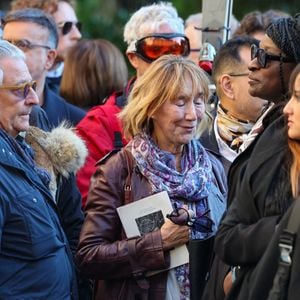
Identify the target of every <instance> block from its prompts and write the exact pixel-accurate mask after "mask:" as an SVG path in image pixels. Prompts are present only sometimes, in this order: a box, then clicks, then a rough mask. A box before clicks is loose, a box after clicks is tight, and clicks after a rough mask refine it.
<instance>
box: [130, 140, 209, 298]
mask: <svg viewBox="0 0 300 300" xmlns="http://www.w3.org/2000/svg"><path fill="white" fill-rule="evenodd" d="M130 144H131V147H132V154H133V156H134V158H135V159H136V161H137V165H138V168H139V170H140V172H141V173H142V174H143V176H145V177H146V178H147V179H148V180H149V182H150V185H151V187H152V191H153V193H156V192H160V191H167V192H168V194H169V197H170V199H171V203H172V205H173V207H174V204H175V203H176V205H177V206H178V207H182V206H183V205H187V206H188V208H189V209H192V210H193V211H194V212H195V214H196V222H197V221H199V223H201V222H203V223H204V224H203V225H204V226H203V227H201V226H200V228H202V230H201V231H198V230H199V228H192V229H191V233H190V235H191V239H204V238H207V237H208V236H210V235H211V234H212V225H213V224H215V222H214V220H211V217H212V216H211V214H210V213H209V208H210V207H209V202H208V196H209V194H210V193H211V190H212V186H215V185H214V176H213V173H212V164H211V162H210V159H209V156H208V154H207V153H206V151H205V150H204V148H203V147H202V146H201V144H200V142H199V141H197V140H192V141H191V142H190V143H189V144H187V145H185V146H184V149H183V152H182V157H181V170H182V171H181V172H178V171H177V170H176V167H175V156H174V155H173V154H171V153H169V152H166V151H163V150H161V149H160V148H159V147H158V146H157V145H156V144H155V142H154V141H153V139H152V138H151V137H149V136H148V135H147V134H140V135H137V136H135V137H134V139H133V140H132V141H131V142H130ZM203 228H206V230H203ZM175 274H176V279H177V281H178V284H179V287H180V291H181V295H182V298H183V299H184V298H185V299H186V298H188V297H189V280H188V265H183V266H179V267H177V268H175Z"/></svg>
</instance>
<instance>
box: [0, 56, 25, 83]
mask: <svg viewBox="0 0 300 300" xmlns="http://www.w3.org/2000/svg"><path fill="white" fill-rule="evenodd" d="M0 69H1V70H2V72H3V74H2V81H1V82H2V83H4V82H5V83H7V84H8V83H19V82H24V81H30V80H31V76H30V74H29V71H28V68H27V65H26V63H25V61H24V60H23V59H21V58H16V57H4V58H0Z"/></svg>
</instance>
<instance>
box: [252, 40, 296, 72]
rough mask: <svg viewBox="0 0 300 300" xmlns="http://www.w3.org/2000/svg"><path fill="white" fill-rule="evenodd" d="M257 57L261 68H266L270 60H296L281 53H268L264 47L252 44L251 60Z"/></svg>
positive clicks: (284, 61)
mask: <svg viewBox="0 0 300 300" xmlns="http://www.w3.org/2000/svg"><path fill="white" fill-rule="evenodd" d="M255 58H257V62H258V64H259V65H260V67H261V68H265V67H266V66H267V63H268V61H269V60H275V61H281V62H283V63H290V62H294V60H293V59H292V58H289V57H283V56H282V55H281V54H280V55H272V54H268V53H266V51H265V50H264V49H262V48H258V47H257V46H256V45H255V44H253V45H251V60H253V59H255Z"/></svg>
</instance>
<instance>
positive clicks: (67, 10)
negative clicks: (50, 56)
mask: <svg viewBox="0 0 300 300" xmlns="http://www.w3.org/2000/svg"><path fill="white" fill-rule="evenodd" d="M25 8H38V9H41V10H44V11H45V12H47V13H49V14H50V15H52V17H53V18H54V21H55V23H56V26H57V29H58V46H57V56H56V58H55V61H54V64H53V66H52V67H51V69H50V70H49V71H48V74H47V83H48V84H49V87H50V88H51V89H52V90H53V91H55V92H56V93H58V92H59V86H60V81H61V78H62V73H63V70H64V63H63V61H64V58H65V55H66V52H67V50H68V49H69V48H70V47H72V46H74V45H75V44H76V43H77V41H79V40H80V39H81V33H80V30H81V23H80V22H78V19H77V16H76V13H75V1H73V0H46V1H45V0H15V1H12V3H11V10H20V9H25Z"/></svg>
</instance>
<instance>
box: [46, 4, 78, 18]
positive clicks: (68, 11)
mask: <svg viewBox="0 0 300 300" xmlns="http://www.w3.org/2000/svg"><path fill="white" fill-rule="evenodd" d="M52 16H53V18H54V20H55V22H56V23H61V22H67V21H70V22H75V21H77V16H76V14H75V11H74V9H73V7H72V6H71V5H70V4H69V3H67V2H65V1H59V2H58V6H57V11H56V12H55V13H53V14H52Z"/></svg>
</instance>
